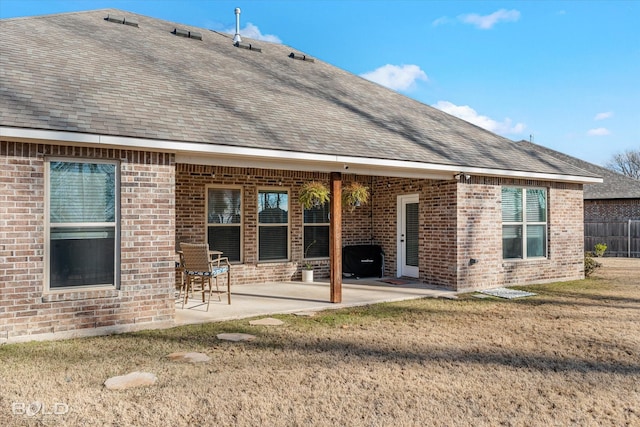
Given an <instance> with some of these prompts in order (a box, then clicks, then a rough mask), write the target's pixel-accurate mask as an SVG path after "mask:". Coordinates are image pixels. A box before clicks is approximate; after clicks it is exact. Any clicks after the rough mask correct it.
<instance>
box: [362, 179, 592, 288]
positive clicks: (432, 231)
mask: <svg viewBox="0 0 640 427" xmlns="http://www.w3.org/2000/svg"><path fill="white" fill-rule="evenodd" d="M373 182H374V183H375V184H374V186H373V188H374V192H373V200H374V205H375V208H374V209H373V214H374V231H373V235H374V241H375V242H377V243H379V244H381V245H382V246H383V249H384V251H385V253H386V256H385V264H386V274H387V275H389V276H395V274H396V263H397V253H396V239H397V237H396V233H397V231H396V227H397V224H396V222H397V196H398V195H404V194H415V193H418V194H419V202H420V230H421V231H420V236H419V245H420V246H419V247H420V281H422V282H424V283H428V284H433V285H440V286H447V287H450V288H453V289H458V290H466V289H468V290H472V289H481V288H490V287H496V286H503V285H517V284H520V285H523V284H528V283H543V282H550V281H558V280H573V279H580V278H582V277H583V257H582V239H583V237H582V236H583V222H582V216H581V212H582V187H581V186H580V185H572V184H562V183H549V182H544V181H528V180H511V179H498V178H483V177H472V178H471V179H470V180H469V181H468V182H460V183H458V182H456V181H429V180H408V179H397V178H375V179H374V181H373ZM502 185H519V186H532V187H536V186H539V187H544V188H547V191H548V204H549V207H550V208H549V218H548V239H549V240H550V242H549V244H548V252H549V256H548V258H547V259H544V260H525V261H504V260H503V259H502V206H501V188H502V187H501V186H502ZM472 259H473V260H475V261H477V262H475V263H473V264H472V263H471V260H472Z"/></svg>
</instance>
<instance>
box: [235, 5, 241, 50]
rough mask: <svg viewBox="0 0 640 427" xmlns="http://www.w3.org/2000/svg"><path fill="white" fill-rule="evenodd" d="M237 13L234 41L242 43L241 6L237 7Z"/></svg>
mask: <svg viewBox="0 0 640 427" xmlns="http://www.w3.org/2000/svg"><path fill="white" fill-rule="evenodd" d="M234 12H235V14H236V35H235V36H233V43H234V44H235V43H240V42H241V41H242V39H241V38H240V8H239V7H236V10H235V11H234Z"/></svg>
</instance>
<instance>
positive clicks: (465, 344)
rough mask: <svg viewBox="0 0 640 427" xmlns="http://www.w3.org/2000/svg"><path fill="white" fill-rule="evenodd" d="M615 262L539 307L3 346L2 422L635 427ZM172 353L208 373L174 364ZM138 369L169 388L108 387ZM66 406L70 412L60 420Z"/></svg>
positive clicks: (395, 306)
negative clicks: (242, 336)
mask: <svg viewBox="0 0 640 427" xmlns="http://www.w3.org/2000/svg"><path fill="white" fill-rule="evenodd" d="M604 261H606V262H605V263H604V267H603V268H601V269H600V270H599V271H598V272H597V273H596V274H595V275H594V277H592V278H590V279H587V280H584V281H577V282H569V283H557V284H550V285H541V286H528V287H526V288H523V289H526V290H528V291H532V292H536V293H537V294H538V295H537V296H535V297H528V298H522V299H516V300H504V299H498V298H486V299H478V298H475V297H473V296H472V295H462V296H460V298H459V299H458V300H447V299H421V300H412V301H406V302H400V303H389V304H379V305H374V306H369V307H361V308H350V309H343V310H337V311H334V310H329V311H325V312H321V313H318V314H317V315H316V316H315V317H311V318H304V317H296V316H293V315H279V316H275V317H278V318H279V319H281V320H283V321H284V322H285V325H283V326H278V327H274V326H250V325H249V320H248V319H247V320H240V321H233V322H220V323H211V324H205V325H191V326H185V327H179V328H174V329H169V330H157V331H146V332H140V333H134V334H125V335H115V336H107V337H97V338H85V339H77V340H66V341H53V342H36V343H25V344H13V345H4V346H0V425H2V426H13V425H73V426H75V425H83V426H90V425H100V426H104V425H113V426H129V425H136V426H165V425H166V426H187V425H221V426H228V425H238V426H259V425H266V426H426V425H433V426H454V425H455V426H465V425H473V426H500V425H505V426H511V425H513V426H521V425H526V426H570V425H575V426H603V425H605V426H608V425H611V426H627V425H628V426H639V425H640V260H626V259H624V260H618V259H608V258H607V259H605V260H604ZM221 332H245V333H250V334H253V335H256V337H257V338H256V339H255V340H254V341H251V342H244V343H231V342H224V341H219V340H218V339H217V338H216V334H218V333H221ZM176 351H198V352H203V353H206V354H207V355H209V356H210V357H211V361H210V362H207V363H200V364H188V363H179V362H173V361H170V360H169V359H168V358H167V357H166V356H167V355H168V354H169V353H172V352H176ZM132 371H145V372H152V373H154V374H155V375H156V376H157V377H158V381H157V383H156V384H155V385H153V386H150V387H144V388H136V389H129V390H123V391H112V390H107V389H106V388H105V387H104V386H103V383H104V381H105V380H106V379H107V378H109V377H111V376H115V375H124V374H126V373H129V372H132ZM34 401H39V402H41V403H42V404H43V405H44V406H43V409H41V410H40V412H38V413H37V414H36V415H34V416H27V415H26V414H24V409H20V408H21V407H20V406H16V403H18V405H20V404H21V403H24V404H26V405H28V404H29V403H31V402H34ZM60 403H62V404H64V405H67V406H68V408H69V411H68V413H66V414H56V413H55V412H61V411H62V410H63V406H60V405H59V404H60ZM57 404H58V406H56V405H57ZM16 409H17V412H18V413H17V414H15V413H14V412H16ZM20 411H22V412H20ZM43 412H45V413H44V414H43Z"/></svg>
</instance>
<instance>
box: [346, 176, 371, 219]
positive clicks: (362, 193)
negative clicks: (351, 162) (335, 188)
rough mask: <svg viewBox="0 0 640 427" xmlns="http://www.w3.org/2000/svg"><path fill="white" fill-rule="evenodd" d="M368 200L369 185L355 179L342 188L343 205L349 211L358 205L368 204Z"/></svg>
mask: <svg viewBox="0 0 640 427" xmlns="http://www.w3.org/2000/svg"><path fill="white" fill-rule="evenodd" d="M368 202H369V187H365V186H364V185H362V184H360V183H359V182H357V181H353V182H351V183H349V184H348V185H346V186H344V188H343V189H342V205H343V206H344V208H345V209H347V210H348V211H349V212H353V211H354V210H355V208H356V207H358V206H361V205H366V204H367V203H368Z"/></svg>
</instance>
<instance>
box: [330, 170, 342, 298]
mask: <svg viewBox="0 0 640 427" xmlns="http://www.w3.org/2000/svg"><path fill="white" fill-rule="evenodd" d="M330 207H331V209H330V219H329V259H330V261H329V263H330V278H331V288H330V289H331V291H330V292H331V302H333V303H340V302H342V174H341V173H340V172H331V204H330Z"/></svg>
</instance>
